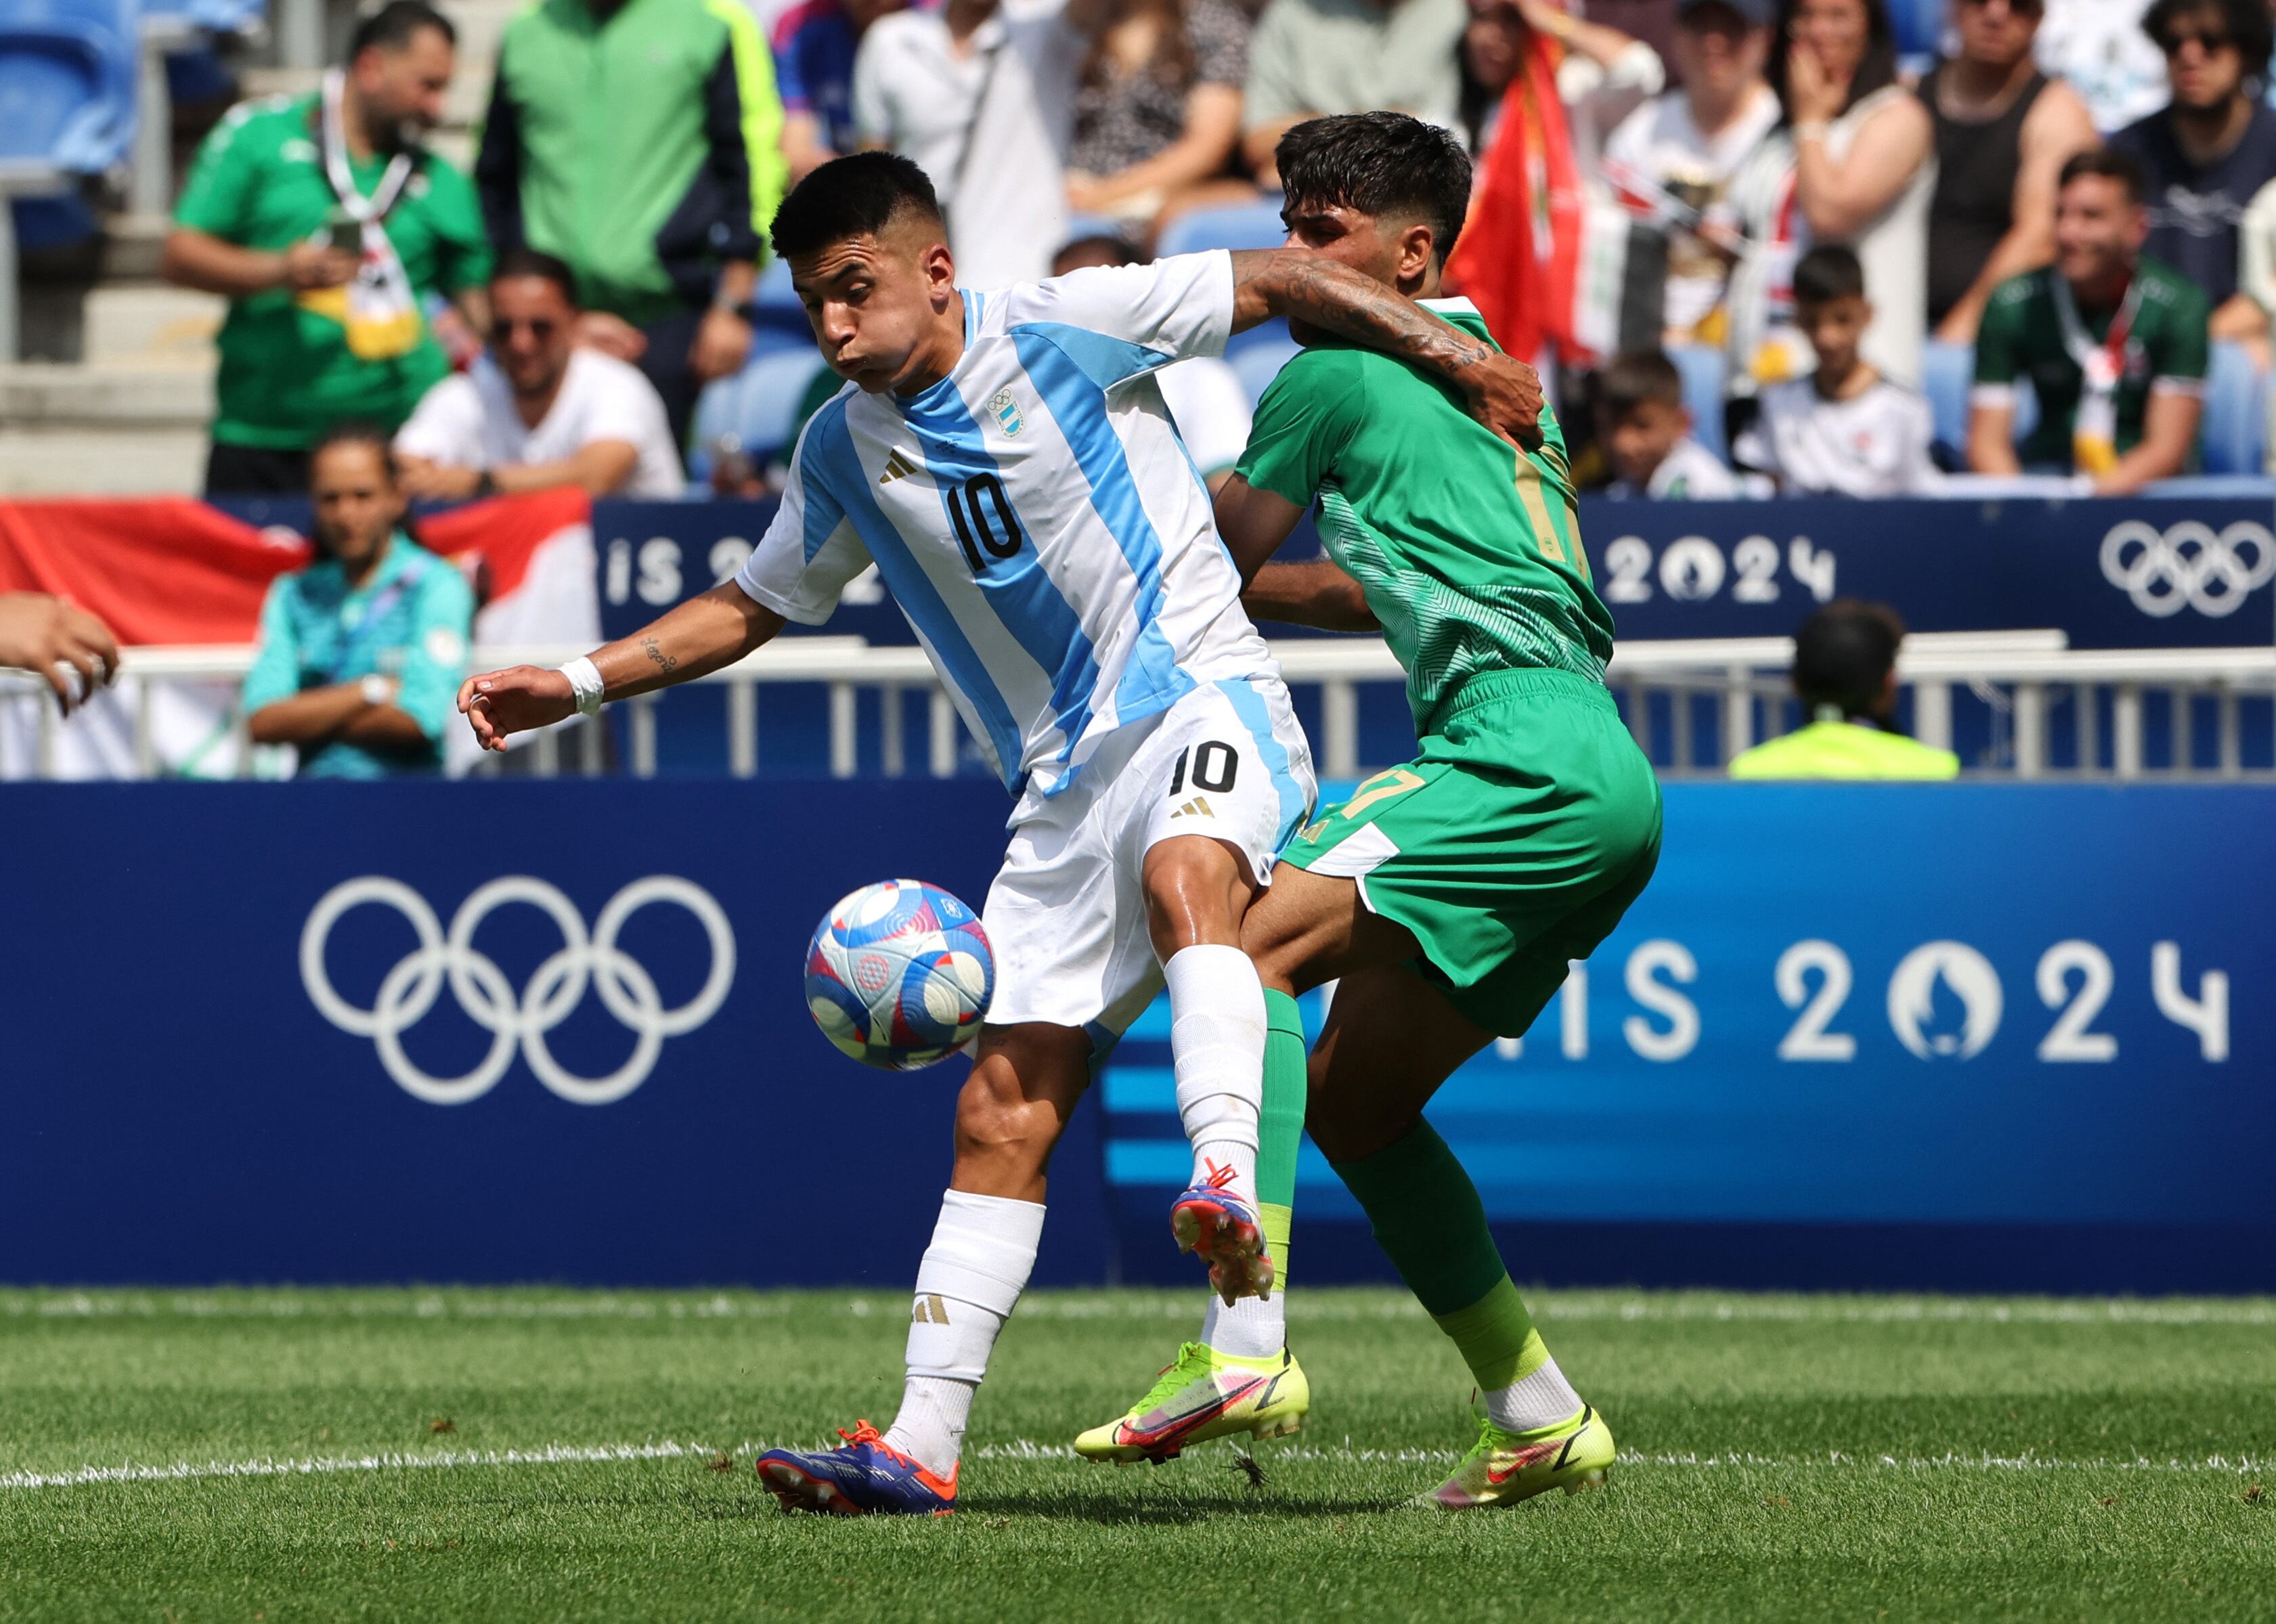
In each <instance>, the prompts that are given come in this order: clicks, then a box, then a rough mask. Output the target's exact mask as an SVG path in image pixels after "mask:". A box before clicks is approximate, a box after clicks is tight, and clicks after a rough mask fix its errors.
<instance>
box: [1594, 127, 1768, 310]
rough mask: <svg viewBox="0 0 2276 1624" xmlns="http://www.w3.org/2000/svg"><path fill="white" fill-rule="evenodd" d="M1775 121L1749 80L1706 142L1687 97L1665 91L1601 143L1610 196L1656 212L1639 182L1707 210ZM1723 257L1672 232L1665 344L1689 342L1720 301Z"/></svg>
mask: <svg viewBox="0 0 2276 1624" xmlns="http://www.w3.org/2000/svg"><path fill="white" fill-rule="evenodd" d="M1778 121H1779V100H1778V97H1777V96H1776V95H1773V94H1772V93H1771V87H1769V86H1768V85H1756V87H1755V94H1754V95H1752V96H1751V97H1749V100H1748V102H1747V105H1746V108H1745V110H1743V111H1742V112H1741V114H1740V116H1739V117H1738V118H1735V119H1734V120H1732V122H1731V124H1730V125H1729V127H1727V128H1726V129H1725V130H1724V131H1723V133H1721V134H1719V135H1717V136H1715V137H1714V138H1713V139H1712V140H1710V139H1709V138H1708V137H1707V136H1706V135H1704V134H1703V133H1701V132H1700V129H1699V126H1698V125H1697V124H1696V123H1695V122H1693V120H1692V117H1691V101H1690V98H1689V97H1688V96H1686V95H1682V94H1680V92H1679V93H1676V94H1673V95H1664V96H1660V97H1658V98H1656V99H1655V100H1653V101H1651V102H1648V103H1646V104H1645V105H1644V106H1643V107H1639V108H1638V109H1636V110H1635V112H1633V113H1631V114H1629V115H1628V117H1627V119H1625V120H1624V121H1623V122H1622V123H1621V125H1620V128H1619V129H1617V130H1615V131H1613V132H1612V140H1610V141H1608V142H1606V143H1605V164H1604V175H1605V180H1606V181H1607V182H1608V183H1609V184H1610V185H1611V186H1612V192H1613V194H1614V195H1615V196H1617V197H1619V198H1620V201H1621V202H1622V203H1623V204H1624V205H1626V206H1627V208H1629V209H1631V210H1632V211H1634V212H1636V213H1640V214H1644V215H1650V214H1652V213H1654V212H1656V209H1655V208H1654V200H1653V199H1652V197H1651V196H1650V193H1649V192H1647V191H1644V190H1643V189H1642V188H1640V187H1639V186H1637V185H1636V183H1637V182H1638V181H1642V182H1643V183H1645V184H1646V185H1647V186H1650V187H1656V188H1658V190H1659V191H1661V192H1665V193H1668V194H1673V197H1674V198H1675V199H1676V200H1677V201H1680V202H1681V203H1683V204H1684V205H1686V206H1687V207H1688V208H1690V209H1696V210H1697V211H1698V212H1700V213H1701V214H1707V213H1709V212H1710V211H1711V210H1716V209H1720V208H1721V207H1722V206H1723V202H1724V197H1725V194H1726V193H1727V192H1728V191H1729V189H1730V185H1731V177H1732V176H1733V175H1734V174H1735V173H1736V172H1737V171H1738V168H1739V165H1740V164H1741V163H1744V162H1745V161H1746V157H1747V155H1748V154H1749V153H1750V152H1752V151H1754V149H1755V148H1756V147H1758V146H1760V145H1761V144H1762V140H1763V138H1764V136H1766V135H1768V134H1769V133H1771V130H1773V129H1775V128H1776V127H1777V125H1778ZM1729 276H1730V269H1729V266H1728V263H1727V262H1726V261H1725V260H1724V259H1723V258H1722V256H1721V255H1719V254H1717V253H1715V251H1714V250H1713V249H1711V248H1710V247H1708V246H1707V245H1706V243H1704V242H1703V241H1702V240H1701V239H1700V238H1699V237H1698V236H1696V234H1695V233H1693V232H1691V231H1684V230H1682V229H1680V228H1678V229H1676V230H1673V231H1671V232H1670V233H1669V236H1668V244H1667V313H1666V316H1665V323H1666V327H1667V333H1668V342H1669V343H1671V344H1682V343H1689V342H1691V341H1692V337H1693V334H1694V332H1695V330H1696V329H1697V328H1698V326H1699V324H1700V323H1702V322H1704V321H1705V320H1706V319H1707V318H1708V316H1709V315H1712V314H1713V313H1714V310H1715V307H1717V306H1718V305H1719V304H1721V303H1722V302H1723V285H1724V283H1725V282H1726V280H1727V279H1728V277H1729Z"/></svg>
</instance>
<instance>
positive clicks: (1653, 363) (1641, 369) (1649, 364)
mask: <svg viewBox="0 0 2276 1624" xmlns="http://www.w3.org/2000/svg"><path fill="white" fill-rule="evenodd" d="M1682 404H1683V375H1682V374H1681V373H1680V372H1678V371H1677V370H1676V369H1675V363H1674V362H1673V361H1672V360H1668V359H1667V355H1666V353H1665V351H1662V350H1630V351H1628V352H1627V353H1625V354H1622V355H1616V356H1614V357H1613V358H1612V365H1611V366H1609V367H1606V368H1605V369H1604V370H1603V371H1602V372H1599V373H1598V374H1597V410H1599V411H1601V412H1609V413H1611V414H1612V416H1613V417H1614V418H1615V419H1618V418H1622V417H1626V416H1627V414H1629V413H1631V412H1633V411H1635V409H1636V408H1637V407H1638V406H1655V405H1657V406H1681V405H1682Z"/></svg>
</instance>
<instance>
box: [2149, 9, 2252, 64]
mask: <svg viewBox="0 0 2276 1624" xmlns="http://www.w3.org/2000/svg"><path fill="white" fill-rule="evenodd" d="M2198 11H2212V12H2216V13H2218V14H2219V18H2220V24H2221V29H2222V31H2223V32H2224V33H2226V34H2227V35H2228V37H2229V39H2230V40H2231V42H2234V44H2235V46H2236V50H2237V54H2238V55H2239V56H2240V57H2243V58H2244V71H2245V72H2246V73H2248V74H2249V75H2250V76H2251V77H2253V78H2255V79H2262V78H2265V77H2266V76H2267V72H2268V58H2269V56H2270V53H2271V51H2272V49H2276V21H2272V20H2271V19H2270V17H2269V13H2268V8H2267V6H2266V5H2265V4H2262V0H2158V3H2157V4H2155V5H2153V6H2151V8H2150V10H2149V11H2148V12H2147V13H2145V14H2144V15H2143V19H2142V32H2143V33H2144V34H2148V35H2149V36H2150V38H2151V42H2154V43H2155V44H2156V45H2157V47H2158V49H2159V50H2163V49H2166V35H2167V34H2170V33H2171V32H2172V30H2173V27H2174V24H2175V23H2177V22H2179V21H2181V19H2182V18H2184V17H2189V16H2192V15H2194V14H2195V13H2196V12H2198Z"/></svg>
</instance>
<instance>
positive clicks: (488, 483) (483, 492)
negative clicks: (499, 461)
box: [473, 468, 497, 502]
mask: <svg viewBox="0 0 2276 1624" xmlns="http://www.w3.org/2000/svg"><path fill="white" fill-rule="evenodd" d="M496 495H497V474H493V473H491V472H490V471H489V469H488V468H484V469H483V470H482V472H481V473H480V474H476V475H474V497H473V499H474V500H475V501H477V502H479V501H481V500H482V498H483V497H494V496H496Z"/></svg>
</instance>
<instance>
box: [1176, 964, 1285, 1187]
mask: <svg viewBox="0 0 2276 1624" xmlns="http://www.w3.org/2000/svg"><path fill="white" fill-rule="evenodd" d="M1162 975H1163V979H1164V980H1165V982H1167V983H1168V984H1169V990H1170V1061H1171V1065H1172V1066H1173V1067H1174V1068H1175V1072H1176V1075H1177V1080H1178V1117H1179V1119H1180V1121H1182V1122H1183V1123H1184V1124H1185V1127H1186V1137H1187V1139H1188V1140H1190V1141H1192V1142H1193V1147H1194V1174H1193V1181H1194V1183H1195V1184H1196V1185H1200V1184H1207V1183H1209V1182H1210V1177H1211V1175H1212V1173H1214V1172H1216V1171H1217V1170H1218V1168H1223V1167H1231V1168H1232V1169H1233V1177H1232V1180H1230V1182H1228V1183H1227V1184H1225V1186H1224V1187H1223V1188H1225V1189H1227V1190H1228V1191H1230V1192H1231V1193H1232V1194H1233V1195H1236V1196H1238V1197H1239V1198H1240V1199H1241V1200H1242V1201H1245V1202H1247V1203H1248V1205H1249V1206H1250V1207H1251V1208H1252V1209H1253V1208H1255V1207H1256V1139H1257V1116H1258V1113H1259V1112H1260V1111H1261V1110H1262V1109H1263V1104H1264V987H1263V983H1261V982H1259V981H1258V980H1257V979H1256V966H1255V965H1254V964H1251V963H1250V962H1249V961H1248V954H1247V953H1244V952H1241V951H1240V949H1239V948H1238V947H1214V946H1202V947H1187V948H1184V949H1181V950H1180V951H1179V952H1174V953H1172V954H1171V955H1170V961H1169V962H1168V963H1167V964H1165V965H1164V966H1163V967H1162Z"/></svg>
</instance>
